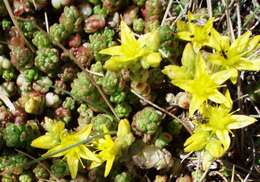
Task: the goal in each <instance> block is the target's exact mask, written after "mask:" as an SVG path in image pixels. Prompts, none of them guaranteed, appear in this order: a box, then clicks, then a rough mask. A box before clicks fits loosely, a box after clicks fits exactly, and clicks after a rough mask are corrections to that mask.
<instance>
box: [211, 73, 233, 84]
mask: <svg viewBox="0 0 260 182" xmlns="http://www.w3.org/2000/svg"><path fill="white" fill-rule="evenodd" d="M231 76H232V75H231V73H230V71H229V70H223V71H219V72H216V73H214V74H212V75H211V79H212V80H214V82H215V83H217V84H218V85H221V84H222V83H224V82H225V81H227V80H228V79H229V78H230V77H231Z"/></svg>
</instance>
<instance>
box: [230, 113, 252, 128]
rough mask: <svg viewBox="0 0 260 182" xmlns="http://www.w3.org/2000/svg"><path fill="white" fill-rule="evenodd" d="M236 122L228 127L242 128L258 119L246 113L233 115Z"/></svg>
mask: <svg viewBox="0 0 260 182" xmlns="http://www.w3.org/2000/svg"><path fill="white" fill-rule="evenodd" d="M231 118H232V119H233V120H234V122H232V123H230V124H229V125H228V129H240V128H244V127H246V126H248V125H251V124H253V123H255V122H256V121H257V120H256V119H255V118H253V117H249V116H245V115H232V116H231Z"/></svg>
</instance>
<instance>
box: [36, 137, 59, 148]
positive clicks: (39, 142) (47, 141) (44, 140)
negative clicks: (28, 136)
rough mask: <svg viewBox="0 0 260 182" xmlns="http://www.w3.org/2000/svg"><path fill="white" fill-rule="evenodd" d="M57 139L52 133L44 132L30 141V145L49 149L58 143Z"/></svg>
mask: <svg viewBox="0 0 260 182" xmlns="http://www.w3.org/2000/svg"><path fill="white" fill-rule="evenodd" d="M59 142H60V141H59V140H57V139H56V138H55V137H53V136H52V135H49V134H46V135H43V136H40V137H38V138H36V139H34V140H33V141H32V143H31V146H32V147H36V148H41V149H50V148H52V147H54V146H56V145H58V144H59Z"/></svg>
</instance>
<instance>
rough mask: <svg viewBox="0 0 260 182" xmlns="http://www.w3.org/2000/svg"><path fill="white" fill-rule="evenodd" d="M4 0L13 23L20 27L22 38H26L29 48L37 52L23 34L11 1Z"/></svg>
mask: <svg viewBox="0 0 260 182" xmlns="http://www.w3.org/2000/svg"><path fill="white" fill-rule="evenodd" d="M3 1H4V4H5V7H6V9H7V11H8V14H9V16H10V18H11V20H12V22H13V24H14V25H15V27H16V28H17V29H18V31H19V33H20V34H21V36H22V38H23V39H24V41H25V44H26V45H27V46H28V47H29V49H31V51H32V52H35V49H34V48H33V46H32V45H31V44H30V42H29V41H28V40H27V39H26V38H25V37H24V34H23V31H22V30H21V29H20V27H19V25H18V23H17V21H16V18H15V16H14V14H13V12H12V9H11V6H10V4H9V1H8V0H3Z"/></svg>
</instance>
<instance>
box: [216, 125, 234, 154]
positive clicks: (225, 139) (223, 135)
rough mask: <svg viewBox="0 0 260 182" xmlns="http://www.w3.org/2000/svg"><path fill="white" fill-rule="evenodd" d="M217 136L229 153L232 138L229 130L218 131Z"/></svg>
mask: <svg viewBox="0 0 260 182" xmlns="http://www.w3.org/2000/svg"><path fill="white" fill-rule="evenodd" d="M216 135H217V137H218V139H219V140H220V141H221V143H222V144H223V146H224V150H225V151H227V150H228V148H229V146H230V142H231V141H230V136H229V133H228V130H217V131H216Z"/></svg>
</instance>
